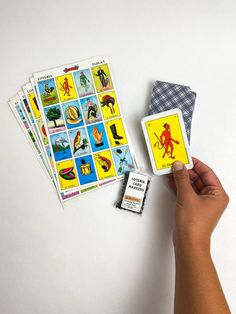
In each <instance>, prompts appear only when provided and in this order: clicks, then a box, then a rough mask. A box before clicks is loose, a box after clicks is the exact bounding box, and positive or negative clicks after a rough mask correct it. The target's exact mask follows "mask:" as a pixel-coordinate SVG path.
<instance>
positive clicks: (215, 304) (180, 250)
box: [174, 243, 230, 314]
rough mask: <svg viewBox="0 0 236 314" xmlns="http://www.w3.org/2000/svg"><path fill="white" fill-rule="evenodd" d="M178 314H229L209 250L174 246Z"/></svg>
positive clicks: (176, 312)
mask: <svg viewBox="0 0 236 314" xmlns="http://www.w3.org/2000/svg"><path fill="white" fill-rule="evenodd" d="M175 261H176V281H175V282H176V286H175V311H174V313H175V314H193V313H194V314H203V313H208V314H211V313H212V314H229V313H230V310H229V307H228V305H227V302H226V300H225V297H224V293H223V291H222V288H221V285H220V281H219V279H218V275H217V273H216V270H215V267H214V264H213V261H212V259H211V255H210V245H209V247H204V248H202V247H196V246H194V245H191V244H187V243H186V244H185V243H175Z"/></svg>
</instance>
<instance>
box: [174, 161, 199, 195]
mask: <svg viewBox="0 0 236 314" xmlns="http://www.w3.org/2000/svg"><path fill="white" fill-rule="evenodd" d="M173 177H174V181H175V186H176V190H177V196H179V197H182V196H185V195H186V193H193V192H194V191H193V188H192V186H191V182H190V177H189V173H188V170H187V168H186V167H185V165H184V164H183V163H182V162H181V161H176V162H174V164H173Z"/></svg>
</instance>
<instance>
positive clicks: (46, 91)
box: [44, 84, 55, 96]
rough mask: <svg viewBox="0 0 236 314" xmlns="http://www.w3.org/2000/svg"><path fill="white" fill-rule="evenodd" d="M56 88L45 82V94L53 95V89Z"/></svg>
mask: <svg viewBox="0 0 236 314" xmlns="http://www.w3.org/2000/svg"><path fill="white" fill-rule="evenodd" d="M54 89H55V88H54V87H53V86H51V87H49V85H48V84H45V89H44V91H45V93H44V94H45V96H50V95H51V92H53V90H54Z"/></svg>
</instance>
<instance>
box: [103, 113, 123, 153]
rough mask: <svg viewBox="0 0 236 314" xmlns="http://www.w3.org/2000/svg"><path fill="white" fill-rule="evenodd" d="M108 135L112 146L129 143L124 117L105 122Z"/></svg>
mask: <svg viewBox="0 0 236 314" xmlns="http://www.w3.org/2000/svg"><path fill="white" fill-rule="evenodd" d="M105 125H106V130H107V136H108V138H109V142H110V145H111V146H112V147H115V146H119V145H124V144H127V138H126V134H125V129H124V125H123V122H122V119H121V118H119V119H115V120H110V121H106V122H105Z"/></svg>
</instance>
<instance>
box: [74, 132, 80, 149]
mask: <svg viewBox="0 0 236 314" xmlns="http://www.w3.org/2000/svg"><path fill="white" fill-rule="evenodd" d="M80 140H81V133H80V131H78V132H77V133H76V136H75V138H74V153H75V152H76V151H77V147H78V146H79V145H80Z"/></svg>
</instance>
